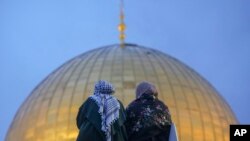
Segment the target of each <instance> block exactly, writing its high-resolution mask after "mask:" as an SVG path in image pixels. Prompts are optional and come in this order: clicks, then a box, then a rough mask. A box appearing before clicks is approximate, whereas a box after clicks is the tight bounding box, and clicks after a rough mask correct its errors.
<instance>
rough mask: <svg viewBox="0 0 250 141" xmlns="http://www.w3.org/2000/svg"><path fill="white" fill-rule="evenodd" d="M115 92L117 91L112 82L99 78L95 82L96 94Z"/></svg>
mask: <svg viewBox="0 0 250 141" xmlns="http://www.w3.org/2000/svg"><path fill="white" fill-rule="evenodd" d="M114 93H115V88H114V87H113V85H112V84H111V83H110V82H108V81H106V80H99V81H98V82H97V83H96V84H95V90H94V94H105V95H112V94H114Z"/></svg>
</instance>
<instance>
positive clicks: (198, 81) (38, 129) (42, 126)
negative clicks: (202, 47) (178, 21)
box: [6, 44, 237, 141]
mask: <svg viewBox="0 0 250 141" xmlns="http://www.w3.org/2000/svg"><path fill="white" fill-rule="evenodd" d="M99 79H105V80H109V81H111V82H112V83H113V84H114V85H115V87H116V93H115V96H116V97H118V99H120V100H121V101H122V102H123V103H124V105H125V106H127V104H128V103H129V102H131V101H132V100H133V99H134V98H135V95H134V91H135V86H136V84H137V83H138V82H140V81H142V80H148V81H150V82H152V83H154V84H155V85H156V87H157V88H158V91H159V98H160V99H161V100H163V101H164V102H165V103H166V104H167V105H168V106H169V108H170V111H171V113H172V118H173V120H174V122H175V124H176V125H177V130H178V134H179V139H180V141H228V140H229V124H232V123H237V120H236V118H235V116H234V114H233V112H232V111H231V109H230V107H229V106H228V104H227V103H226V102H225V101H224V99H223V98H222V97H221V96H220V95H219V94H218V93H217V92H216V90H215V89H214V88H213V87H212V86H211V85H210V84H209V83H208V82H207V81H206V80H204V79H203V78H202V77H201V76H199V75H198V74H197V73H196V72H195V71H193V70H192V69H190V68H189V67H188V66H186V65H185V64H183V63H181V62H180V61H178V60H176V59H174V58H172V57H170V56H168V55H166V54H164V53H162V52H160V51H157V50H153V49H149V48H144V47H139V46H136V45H128V44H126V47H125V48H120V47H119V45H113V46H107V47H102V48H98V49H94V50H92V51H89V52H86V53H84V54H82V55H80V56H77V57H75V58H73V59H72V60H70V61H68V62H67V63H65V64H64V65H62V66H61V67H59V68H58V69H57V70H56V71H54V72H53V73H51V74H50V75H49V76H48V77H47V78H46V79H45V80H44V81H42V82H41V83H40V84H39V85H38V86H37V87H36V88H35V89H34V91H33V92H32V93H31V94H30V96H29V97H28V98H27V99H26V101H25V102H24V103H23V105H22V106H21V107H20V109H19V110H18V112H17V114H16V116H15V118H14V120H13V122H12V125H11V127H10V129H9V132H8V134H7V136H6V141H75V138H76V136H77V134H78V130H77V128H76V124H75V121H76V120H75V119H76V114H77V112H78V108H79V106H80V105H81V104H82V103H83V101H84V100H85V99H86V98H87V97H88V96H89V95H91V94H92V91H93V86H94V83H95V82H96V81H97V80H99Z"/></svg>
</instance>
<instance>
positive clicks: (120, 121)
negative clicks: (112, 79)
mask: <svg viewBox="0 0 250 141" xmlns="http://www.w3.org/2000/svg"><path fill="white" fill-rule="evenodd" d="M113 93H114V88H113V86H112V85H111V84H110V83H109V82H107V81H103V80H100V81H98V82H97V83H96V85H95V90H94V94H93V95H91V96H90V97H89V98H88V99H87V100H86V101H85V102H84V103H83V105H82V106H81V107H80V109H79V112H78V115H77V127H78V129H79V130H80V131H79V134H78V137H77V141H126V140H127V134H126V128H125V126H124V122H125V119H126V117H125V110H124V107H123V105H122V103H121V102H120V101H118V100H117V99H116V98H115V97H114V96H112V94H113Z"/></svg>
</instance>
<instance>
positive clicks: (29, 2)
mask: <svg viewBox="0 0 250 141" xmlns="http://www.w3.org/2000/svg"><path fill="white" fill-rule="evenodd" d="M124 1H125V13H126V18H125V22H126V24H127V31H126V34H127V39H126V41H127V42H129V43H136V44H138V45H143V46H146V47H150V48H154V49H157V50H160V51H162V52H164V53H167V54H169V55H171V56H173V57H175V58H178V59H179V60H181V61H182V62H184V63H185V64H187V65H188V66H190V67H191V68H193V69H194V70H196V71H197V72H198V73H200V74H201V75H202V76H203V77H204V78H206V79H207V80H208V81H209V82H210V83H212V85H213V86H214V87H215V88H216V89H217V90H218V91H219V93H220V94H221V95H222V96H223V97H224V98H225V99H226V101H227V102H228V103H229V104H230V105H231V108H232V110H233V111H234V112H235V114H236V116H237V118H238V120H239V121H240V123H242V124H250V108H249V107H250V73H249V72H250V8H249V7H250V1H249V0H203V1H201V0H178V1H176V0H175V1H174V0H136V1H135V0H124ZM118 11H119V1H118V0H0V90H1V95H0V98H1V102H0V115H1V117H0V124H1V126H0V140H4V137H5V134H6V133H7V130H8V128H9V126H10V123H11V121H12V119H13V117H14V115H15V113H16V111H17V110H18V107H19V106H20V105H21V103H22V102H23V101H24V100H25V98H26V97H27V96H28V95H29V93H30V92H31V91H32V89H33V88H34V87H35V86H36V85H38V84H39V82H41V81H42V79H44V78H45V77H46V76H47V75H48V74H49V73H51V72H52V71H53V70H54V69H56V68H57V67H59V66H60V65H61V64H63V63H64V62H66V61H67V60H69V59H70V58H73V57H74V56H76V55H78V54H81V53H83V52H86V51H88V50H91V49H94V48H97V47H101V46H104V45H109V44H114V43H118V42H119V40H118V31H117V25H118V23H119V20H118V16H119V15H118Z"/></svg>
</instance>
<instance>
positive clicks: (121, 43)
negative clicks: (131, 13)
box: [118, 0, 126, 47]
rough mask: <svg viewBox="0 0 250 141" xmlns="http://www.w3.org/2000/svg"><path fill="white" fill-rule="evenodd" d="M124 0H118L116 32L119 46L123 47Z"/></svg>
mask: <svg viewBox="0 0 250 141" xmlns="http://www.w3.org/2000/svg"><path fill="white" fill-rule="evenodd" d="M124 17H125V16H124V0H120V24H119V25H118V30H119V32H120V34H119V39H120V46H121V47H124V42H125V37H126V35H125V29H126V25H125V23H124Z"/></svg>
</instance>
